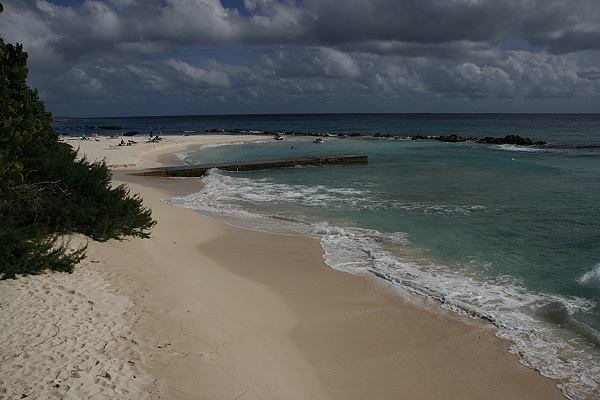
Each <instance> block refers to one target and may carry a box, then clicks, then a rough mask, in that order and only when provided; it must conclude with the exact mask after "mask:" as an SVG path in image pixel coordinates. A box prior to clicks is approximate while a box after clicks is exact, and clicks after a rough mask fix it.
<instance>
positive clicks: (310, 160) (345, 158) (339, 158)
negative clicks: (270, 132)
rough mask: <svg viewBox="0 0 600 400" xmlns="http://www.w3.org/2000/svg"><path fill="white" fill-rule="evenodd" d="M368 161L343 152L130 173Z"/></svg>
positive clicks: (167, 174) (199, 173)
mask: <svg viewBox="0 0 600 400" xmlns="http://www.w3.org/2000/svg"><path fill="white" fill-rule="evenodd" d="M367 162H368V159H367V156H356V155H351V154H341V155H335V156H307V157H297V158H280V159H270V160H258V161H236V162H230V163H215V164H204V165H186V166H177V167H159V168H151V169H146V170H142V171H134V172H131V173H130V174H131V175H137V176H160V177H195V176H202V175H204V174H205V173H206V172H207V171H208V170H210V169H213V168H217V169H220V170H222V171H257V170H264V169H273V168H290V167H295V166H300V165H301V166H305V165H338V164H366V163H367Z"/></svg>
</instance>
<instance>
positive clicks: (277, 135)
mask: <svg viewBox="0 0 600 400" xmlns="http://www.w3.org/2000/svg"><path fill="white" fill-rule="evenodd" d="M273 139H275V140H283V136H281V135H280V134H279V133H276V134H275V135H273Z"/></svg>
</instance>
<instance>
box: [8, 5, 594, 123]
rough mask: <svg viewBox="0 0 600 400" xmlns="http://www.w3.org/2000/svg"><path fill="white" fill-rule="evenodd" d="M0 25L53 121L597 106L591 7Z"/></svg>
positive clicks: (357, 9) (92, 12) (322, 9)
mask: <svg viewBox="0 0 600 400" xmlns="http://www.w3.org/2000/svg"><path fill="white" fill-rule="evenodd" d="M0 18H1V22H2V24H1V25H0V31H1V32H2V33H3V34H4V37H5V40H6V41H9V42H21V43H24V45H25V48H26V50H27V51H28V52H29V53H30V58H29V60H28V64H29V67H30V71H31V72H30V78H29V80H30V82H31V84H32V85H34V86H35V87H37V88H39V90H40V93H41V94H42V96H43V98H44V99H46V100H47V102H48V104H49V105H50V107H51V109H52V108H53V107H54V108H56V109H60V110H65V111H64V112H65V113H66V112H68V109H69V107H73V106H74V105H75V104H76V105H77V107H80V108H81V109H82V110H83V111H81V112H86V113H93V112H94V111H89V110H98V109H99V108H103V107H104V108H106V107H109V106H112V107H113V108H114V109H115V110H120V111H121V112H126V111H123V107H125V106H123V107H119V106H118V105H117V104H119V103H120V104H122V105H129V104H132V102H136V101H137V102H143V103H144V104H146V106H147V107H148V109H149V110H152V108H151V107H153V106H154V107H155V108H154V109H155V110H164V107H165V106H167V107H169V105H172V108H173V110H176V111H169V112H181V110H193V108H191V107H189V103H201V104H203V105H204V106H206V107H213V108H214V107H217V108H214V109H215V110H217V111H219V110H221V109H222V108H218V107H226V108H227V109H226V110H225V111H224V112H244V110H248V109H247V108H246V107H255V108H256V109H257V110H258V111H260V106H261V104H262V105H265V106H267V105H268V106H269V107H279V106H281V105H282V104H285V105H287V106H288V107H289V109H286V110H284V111H290V110H295V111H297V112H301V111H302V110H303V109H307V107H312V108H315V107H318V105H319V104H322V105H323V107H324V108H323V110H324V111H327V110H331V111H344V109H336V108H335V107H337V105H339V104H344V105H349V104H350V102H351V101H354V102H355V104H357V106H356V107H355V108H359V106H358V105H360V104H369V105H371V106H372V107H373V108H374V110H377V109H378V108H377V107H378V104H379V105H382V106H383V105H387V106H390V107H392V109H395V108H393V105H394V104H396V103H394V102H397V104H416V103H420V104H427V102H434V103H435V104H442V103H443V102H444V101H446V100H447V104H454V103H452V99H465V101H467V100H469V99H478V100H481V99H488V100H490V101H494V100H498V99H513V100H515V101H523V100H524V99H543V98H560V99H565V98H571V99H578V100H577V101H579V103H580V104H582V105H584V106H585V107H588V108H585V107H584V108H585V109H586V110H587V109H589V107H592V106H590V105H591V104H598V101H600V100H599V98H600V95H599V93H600V88H599V87H598V76H599V75H600V71H599V69H598V65H600V49H599V46H600V26H599V23H598V22H597V21H598V20H600V5H599V4H598V2H597V0H572V1H569V2H564V1H562V0H561V1H558V0H543V1H542V0H493V1H492V0H346V1H343V2H340V1H339V0H335V1H334V0H304V1H299V0H298V1H294V0H279V1H277V0H223V1H218V0H161V1H159V0H150V1H142V0H85V1H79V2H75V1H68V2H64V1H58V0H55V1H52V2H49V1H47V0H20V1H19V2H14V3H13V2H11V3H8V4H6V7H5V12H4V14H2V16H0ZM211 99H213V100H214V101H211ZM403 102H404V103H403ZM434 103H431V104H434ZM464 104H465V105H466V106H467V107H469V103H464ZM470 104H471V105H472V106H474V105H476V104H477V103H475V102H473V103H470ZM490 104H491V103H490ZM85 107H87V108H85ZM303 107H304V108H303ZM84 109H85V110H87V111H85V110H84ZM253 110H254V109H253ZM266 111H273V110H272V109H271V108H269V109H268V110H266ZM499 111H501V110H499ZM106 112H107V113H108V112H110V111H106ZM132 112H133V111H132ZM148 112H152V111H148ZM163 112H164V111H163ZM189 112H192V111H189ZM207 112H214V110H213V111H207ZM219 112H221V111H219ZM253 112H257V111H256V110H254V111H253Z"/></svg>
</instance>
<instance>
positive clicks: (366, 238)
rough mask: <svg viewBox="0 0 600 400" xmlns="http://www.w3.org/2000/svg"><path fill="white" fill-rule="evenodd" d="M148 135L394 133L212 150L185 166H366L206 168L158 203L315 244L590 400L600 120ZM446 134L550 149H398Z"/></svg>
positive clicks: (289, 120)
mask: <svg viewBox="0 0 600 400" xmlns="http://www.w3.org/2000/svg"><path fill="white" fill-rule="evenodd" d="M157 119H158V118H157ZM151 120H152V121H154V120H156V119H154V120H153V119H148V118H145V119H131V120H129V121H127V124H129V125H134V124H133V121H137V122H139V125H140V126H145V125H149V122H150V121H151ZM169 120H171V122H172V123H169ZM96 121H97V120H90V121H89V122H92V123H94V125H95V124H97V123H95V122H96ZM165 121H167V122H165ZM61 122H69V121H61ZM70 122H73V121H70ZM78 122H82V121H78ZM89 122H88V123H89ZM115 122H116V123H118V121H117V120H115ZM82 123H85V122H82ZM156 123H160V124H161V125H164V126H165V127H166V128H165V132H164V133H165V134H169V133H170V132H171V133H175V132H177V133H179V132H180V131H183V130H208V129H213V128H216V129H224V130H229V129H248V130H269V131H291V130H299V131H304V132H317V133H329V134H334V135H337V134H344V133H345V134H349V133H353V132H360V133H362V134H365V135H374V134H376V133H381V134H390V135H391V137H390V138H374V137H373V136H367V137H360V138H355V137H344V138H342V137H337V136H336V137H326V138H325V143H323V144H315V143H313V142H312V141H311V139H310V138H306V137H298V136H292V135H285V139H284V140H283V141H273V140H272V139H270V138H269V137H268V136H267V137H265V140H264V143H257V144H233V145H225V146H207V147H204V148H202V149H199V150H198V151H195V152H191V153H188V154H185V155H182V158H184V160H185V162H187V163H190V164H194V163H199V164H203V163H211V162H224V161H237V160H252V159H267V158H282V157H291V156H305V155H319V154H320V155H325V154H330V155H331V154H360V155H367V156H368V157H369V163H368V164H366V165H346V166H330V167H304V168H288V169H279V170H268V171H258V172H251V173H224V172H218V171H213V172H211V173H210V174H209V175H208V176H206V177H205V178H203V180H204V182H205V183H206V186H205V188H204V189H203V191H202V192H201V193H197V194H192V195H190V196H186V197H183V198H176V199H171V200H167V201H168V202H170V203H172V204H175V205H178V206H183V207H191V208H194V209H196V210H197V211H198V212H200V213H203V214H206V215H209V216H211V217H214V218H219V219H222V220H225V221H228V222H230V223H234V224H236V225H240V226H246V227H249V228H252V229H260V230H268V231H274V232H278V233H284V234H305V235H313V236H317V237H319V239H320V241H321V244H322V246H323V248H324V253H325V254H324V258H325V261H326V263H327V264H328V265H330V266H331V267H332V268H336V269H339V270H343V271H347V272H350V273H355V274H376V275H377V276H379V277H381V278H383V279H387V280H389V281H391V282H394V283H395V284H397V285H399V286H402V287H404V288H406V289H408V290H411V291H413V292H416V293H420V294H422V295H426V296H429V297H433V298H435V299H438V300H439V301H440V302H441V303H442V304H443V305H444V306H445V307H447V308H449V309H452V310H454V311H456V312H459V313H463V314H467V315H470V316H472V317H478V318H486V319H489V320H490V321H492V322H493V323H494V324H495V325H496V326H498V327H499V333H498V335H499V336H501V337H505V338H508V339H510V340H511V341H512V342H513V346H512V348H511V351H513V352H514V353H516V354H519V356H520V360H521V362H522V363H524V364H526V365H529V366H532V367H534V368H537V369H538V370H540V371H541V372H542V374H544V375H546V376H550V377H557V378H561V382H562V383H561V388H562V389H563V392H564V393H565V395H567V396H568V397H571V398H583V397H585V396H591V398H600V397H599V396H600V391H599V385H600V352H599V351H598V350H597V347H598V345H600V333H599V332H600V223H599V222H600V205H599V202H598V199H600V116H598V115H566V116H565V115H563V116H560V115H558V116H557V115H437V114H435V115H402V114H399V115H395V114H392V115H385V114H383V115H352V116H344V115H307V116H302V115H300V116H216V117H163V118H162V119H160V121H157V122H156ZM134 127H135V126H134ZM452 133H455V134H458V135H462V136H474V137H485V136H497V137H501V136H504V135H508V134H518V135H521V136H525V137H530V138H531V139H533V140H544V141H546V142H548V144H547V145H546V146H541V147H531V148H529V147H527V148H525V147H517V146H510V145H484V144H476V143H444V142H437V141H413V140H406V139H405V138H404V137H405V136H409V135H413V134H419V135H439V134H452ZM394 136H398V137H396V138H395V137H394ZM292 146H293V148H292Z"/></svg>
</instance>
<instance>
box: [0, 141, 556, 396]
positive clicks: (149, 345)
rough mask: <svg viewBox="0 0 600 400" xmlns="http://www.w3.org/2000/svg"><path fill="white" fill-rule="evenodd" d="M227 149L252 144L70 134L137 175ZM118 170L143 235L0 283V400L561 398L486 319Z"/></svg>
mask: <svg viewBox="0 0 600 400" xmlns="http://www.w3.org/2000/svg"><path fill="white" fill-rule="evenodd" d="M240 140H265V138H264V137H254V136H221V135H216V136H189V137H183V136H182V137H180V138H175V137H169V138H168V139H166V140H165V141H164V142H161V143H158V144H138V145H134V146H123V147H121V148H119V149H117V150H113V149H111V148H110V146H107V145H106V143H105V142H95V141H82V143H81V147H80V152H81V153H85V154H86V156H87V157H88V158H89V159H92V160H97V159H102V158H105V159H106V160H107V163H108V164H109V165H130V166H131V165H136V166H137V168H147V167H154V166H157V165H159V164H160V159H162V158H161V155H163V156H164V154H166V153H172V152H176V151H182V150H185V149H189V148H190V145H191V146H196V147H197V146H198V145H200V144H201V143H218V142H225V141H230V142H231V141H240ZM267 140H268V139H267ZM159 150H160V151H159ZM142 155H143V160H142V161H140V158H141V157H142ZM171 160H172V161H173V162H176V161H177V160H176V159H175V158H171ZM124 172H125V171H118V170H115V171H114V174H115V175H114V179H115V180H116V183H121V182H125V183H126V184H127V185H128V186H129V187H130V188H131V189H132V191H133V192H134V193H137V192H139V193H140V194H141V195H142V197H143V199H144V204H145V205H146V206H147V207H150V208H151V209H152V212H153V217H154V218H155V219H156V220H157V221H158V223H157V225H156V227H155V228H154V229H153V231H152V237H151V238H150V239H130V240H125V241H109V242H107V243H96V242H92V243H90V246H89V250H88V258H87V259H86V260H84V261H83V262H82V263H81V265H80V266H78V267H77V268H76V270H75V272H74V273H73V274H71V275H68V274H46V275H40V276H28V277H22V278H20V279H18V280H14V281H4V282H0V343H1V344H0V399H4V398H6V399H15V398H20V397H21V396H22V395H26V396H28V397H29V398H35V399H52V398H64V399H159V398H160V399H169V400H172V399H175V400H178V399H181V400H187V399H204V398H207V399H231V400H233V399H240V400H255V399H256V400H259V399H266V400H269V399H274V400H276V399H285V400H288V399H313V400H325V399H340V400H349V399H356V400H363V399H398V398H411V399H441V398H444V399H461V400H463V399H483V398H485V399H507V398H511V399H540V400H542V399H544V400H546V399H560V398H562V396H561V394H560V392H559V390H558V389H557V388H556V387H555V385H556V382H555V381H553V380H550V379H546V378H543V377H541V376H540V375H539V374H538V373H537V372H536V371H533V370H531V369H527V368H525V367H524V366H522V365H521V364H519V362H518V360H517V359H516V357H515V356H513V355H511V354H509V353H508V351H507V346H508V343H507V342H506V341H504V340H501V339H498V338H497V337H495V336H494V332H495V330H494V328H493V327H492V326H491V325H490V324H488V323H487V322H484V321H471V320H464V319H462V318H461V317H459V316H456V315H453V314H451V313H449V312H447V311H445V310H443V309H441V307H439V305H436V304H435V303H431V302H425V306H424V307H420V306H415V305H414V304H411V302H407V301H405V300H404V299H402V298H400V297H399V296H397V295H395V294H394V293H393V291H392V290H391V289H390V285H388V284H385V283H383V282H377V283H375V282H374V281H371V280H368V279H365V278H362V277H358V276H354V275H349V274H345V273H341V272H338V271H334V270H331V269H329V268H327V267H326V266H325V265H324V264H323V261H322V259H321V255H322V249H321V248H320V246H319V243H318V241H316V240H314V239H311V238H297V237H287V236H276V235H271V234H266V233H259V232H253V231H246V230H242V229H238V228H235V227H232V226H229V225H225V224H222V223H219V222H218V221H214V220H210V219H208V218H204V217H201V216H199V215H197V214H194V213H193V212H192V211H191V210H188V209H179V208H175V207H172V206H169V205H167V204H165V203H163V202H161V201H160V198H161V197H166V196H168V195H169V193H172V192H173V191H174V190H175V188H174V186H173V185H174V184H176V185H179V188H180V189H183V190H184V189H185V187H183V188H181V185H184V186H185V185H186V184H187V185H190V186H189V187H188V189H190V188H192V187H193V186H194V185H197V181H196V180H193V179H192V180H185V179H183V180H180V179H176V180H170V179H166V178H144V177H132V176H128V175H125V174H124ZM190 190H191V189H190ZM109 283H110V284H109Z"/></svg>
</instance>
